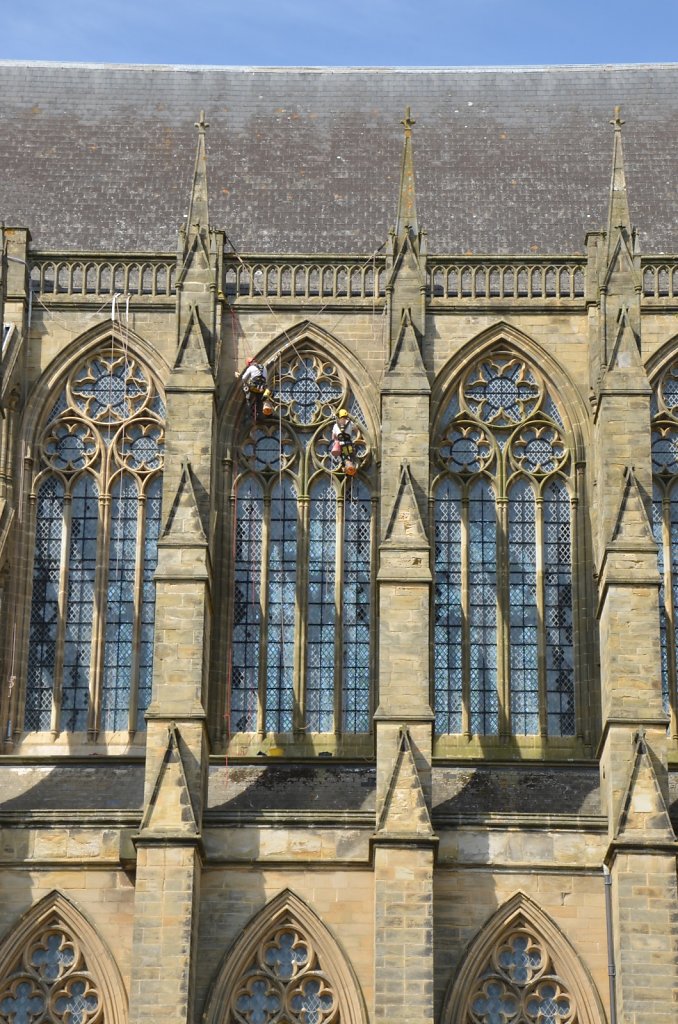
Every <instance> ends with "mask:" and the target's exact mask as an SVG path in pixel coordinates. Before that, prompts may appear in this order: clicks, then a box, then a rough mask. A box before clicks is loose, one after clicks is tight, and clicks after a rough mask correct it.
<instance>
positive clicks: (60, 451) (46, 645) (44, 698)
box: [24, 347, 164, 732]
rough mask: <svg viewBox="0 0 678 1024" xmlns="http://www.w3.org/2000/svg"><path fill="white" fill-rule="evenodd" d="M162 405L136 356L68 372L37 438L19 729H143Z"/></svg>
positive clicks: (107, 353) (117, 355)
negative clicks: (28, 612) (24, 675)
mask: <svg viewBox="0 0 678 1024" xmlns="http://www.w3.org/2000/svg"><path fill="white" fill-rule="evenodd" d="M163 422H164V406H163V403H162V400H161V398H160V395H159V393H158V390H157V387H156V385H155V383H154V382H153V381H152V379H151V377H150V375H149V374H148V373H147V371H146V370H144V369H143V368H142V367H141V366H140V365H139V364H138V363H137V362H136V360H135V359H133V358H132V357H130V356H129V355H128V354H127V353H126V352H123V351H119V350H118V349H116V348H114V347H113V348H111V347H109V348H107V349H102V350H100V351H99V352H97V354H96V355H93V356H90V357H88V358H87V360H85V361H83V362H81V363H79V364H78V365H77V366H76V367H75V368H74V369H73V370H72V371H71V372H70V373H69V375H68V378H67V380H66V383H65V385H64V386H63V388H62V390H61V393H60V395H59V398H58V399H57V401H56V402H55V403H54V404H53V406H52V408H51V410H50V412H49V414H48V416H47V419H46V421H45V422H44V424H43V427H42V429H41V432H40V435H39V438H38V442H37V453H38V454H37V460H36V461H37V474H36V477H35V482H34V487H33V500H34V514H35V549H34V555H33V577H32V587H33V590H32V602H31V617H30V638H29V653H28V670H27V686H26V706H25V715H24V729H25V730H27V731H33V730H38V731H45V730H52V731H54V732H59V731H63V730H67V731H75V730H77V731H82V730H86V729H90V730H93V729H94V730H96V729H108V730H127V729H129V730H131V731H134V730H136V729H143V728H144V711H145V709H146V708H147V706H148V704H149V701H150V695H151V673H152V661H153V623H154V614H155V585H154V583H153V573H154V571H155V568H156V562H157V541H158V535H159V530H160V504H161V484H162V479H161V470H162V458H163V441H164V434H163Z"/></svg>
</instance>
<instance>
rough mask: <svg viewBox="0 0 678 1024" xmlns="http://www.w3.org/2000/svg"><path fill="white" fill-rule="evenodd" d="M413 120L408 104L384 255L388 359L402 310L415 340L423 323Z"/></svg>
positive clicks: (422, 249)
mask: <svg viewBox="0 0 678 1024" xmlns="http://www.w3.org/2000/svg"><path fill="white" fill-rule="evenodd" d="M414 123H415V122H414V120H413V118H412V114H411V111H410V108H409V107H408V108H407V109H406V111H405V117H404V118H403V120H402V121H401V124H402V125H404V127H405V140H404V144H403V155H402V163H401V168H400V191H399V193H398V209H397V214H396V225H395V228H394V229H393V230H392V231H391V251H390V253H389V254H388V256H387V258H386V271H387V274H388V279H387V284H386V296H387V298H386V304H387V313H388V322H389V351H388V358H389V360H392V356H393V351H394V346H395V344H396V340H397V338H398V335H399V332H400V329H401V325H402V321H403V314H407V316H408V317H409V318H410V319H411V321H412V325H413V327H414V330H415V332H416V334H417V338H418V343H419V344H420V343H421V338H422V337H423V334H424V329H425V324H426V232H424V231H420V229H419V221H418V219H417V202H416V195H415V186H414V155H413V152H412V126H413V124H414Z"/></svg>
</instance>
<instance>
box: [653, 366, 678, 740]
mask: <svg viewBox="0 0 678 1024" xmlns="http://www.w3.org/2000/svg"><path fill="white" fill-rule="evenodd" d="M652 468H653V472H654V488H653V503H652V504H653V525H654V536H655V540H656V541H657V545H658V548H659V571H660V574H661V580H662V584H661V590H660V593H659V627H660V636H661V655H662V689H663V696H664V710H665V711H666V712H667V713H669V714H670V715H671V732H672V734H673V735H674V736H675V735H676V734H677V733H678V688H677V685H676V676H677V673H676V650H677V649H678V614H677V613H678V359H675V360H674V361H673V362H672V363H671V365H670V366H669V367H668V368H667V369H666V370H664V372H663V373H662V374H661V376H660V377H659V379H658V380H657V381H656V383H655V387H654V393H653V395H652Z"/></svg>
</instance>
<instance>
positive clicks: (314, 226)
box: [0, 62, 678, 254]
mask: <svg viewBox="0 0 678 1024" xmlns="http://www.w3.org/2000/svg"><path fill="white" fill-rule="evenodd" d="M0 97H2V99H1V101H0V219H2V220H4V221H5V223H6V224H9V225H14V226H27V227H29V228H30V230H31V232H32V235H33V244H34V246H35V247H36V248H41V249H66V250H109V249H114V250H143V251H146V250H170V251H171V250H173V249H174V248H175V246H176V237H177V228H178V225H179V224H180V223H181V220H182V217H183V215H184V214H185V213H186V210H187V206H188V190H189V183H190V180H191V175H192V170H193V159H194V152H195V141H196V132H195V129H194V127H193V124H194V122H195V120H196V119H197V116H198V113H199V111H200V109H201V108H204V109H205V111H206V113H207V118H208V120H209V122H210V125H211V127H210V130H209V133H208V161H209V164H208V170H209V183H210V216H211V220H212V222H213V224H214V225H215V226H218V227H221V228H224V229H225V230H226V231H227V233H228V235H229V237H230V238H231V239H232V240H233V242H234V244H235V245H236V246H237V248H238V249H239V250H240V251H241V252H262V253H266V252H287V253H292V252H309V253H316V252H317V253H319V252H326V253H333V252H336V253H370V252H372V251H373V250H374V249H375V248H376V247H377V246H379V245H380V244H381V243H382V242H383V241H384V240H385V238H386V235H387V231H388V228H389V226H390V225H391V224H392V223H393V221H394V219H395V208H396V199H397V189H398V175H399V167H400V153H401V145H402V141H401V140H402V128H401V126H400V123H399V122H400V119H401V118H402V116H403V111H404V108H405V106H406V105H408V104H409V105H411V107H412V113H413V116H414V117H415V118H416V120H417V125H416V127H415V129H414V148H415V167H416V177H417V204H418V211H419V218H420V222H421V224H422V226H425V227H426V228H427V230H428V232H429V250H430V251H431V252H435V253H445V252H450V253H464V252H473V253H505V252H519V253H530V252H535V253H536V252H539V253H554V254H558V253H563V254H565V253H577V252H582V251H583V247H584V237H585V234H586V232H587V231H588V230H590V229H597V228H600V227H602V226H603V224H604V223H605V213H606V207H607V197H608V190H609V179H610V161H611V154H612V129H611V128H610V126H609V123H608V122H609V120H610V118H611V116H612V111H613V108H614V106H615V105H616V104H621V106H622V111H623V117H624V118H625V120H626V122H627V123H626V125H625V129H624V144H625V156H626V166H627V177H628V187H629V195H630V203H631V213H632V217H633V219H634V221H635V223H636V224H637V225H638V228H639V231H640V240H641V246H642V250H643V251H644V252H646V253H659V252H670V253H676V252H678V188H677V185H678V64H674V65H632V66H599V67H552V68H520V69H518V68H484V69H463V68H462V69H359V68H356V69H332V68H325V69H304V68H282V69H251V68H219V67H172V66H170V67H151V66H125V65H120V66H108V65H87V64H81V65H77V64H47V63H45V64H41V63H18V62H0Z"/></svg>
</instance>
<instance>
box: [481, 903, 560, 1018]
mask: <svg viewBox="0 0 678 1024" xmlns="http://www.w3.org/2000/svg"><path fill="white" fill-rule="evenodd" d="M464 1022H465V1024H578V1022H579V1016H578V1014H577V1005H576V1002H575V999H574V996H573V995H572V993H571V992H570V991H569V989H568V986H567V985H566V983H565V982H564V981H563V980H562V979H561V978H560V977H559V976H558V973H557V971H556V969H555V966H554V964H553V960H552V958H551V956H550V954H549V952H548V950H547V949H546V946H545V945H544V943H543V941H542V940H541V939H540V938H539V937H538V936H537V934H536V932H535V931H534V930H533V929H532V928H531V927H530V926H529V925H528V924H527V923H525V922H518V923H517V924H516V925H515V926H514V927H513V928H512V929H511V931H509V932H508V934H504V935H503V936H500V938H499V939H498V940H497V942H496V943H495V945H494V947H493V949H492V952H491V955H490V957H489V959H488V960H487V962H486V964H485V966H484V968H483V970H482V971H481V972H480V974H479V976H478V978H477V980H476V982H475V983H474V985H473V987H472V994H471V996H470V998H469V1000H468V1004H467V1009H466V1012H465V1015H464Z"/></svg>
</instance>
